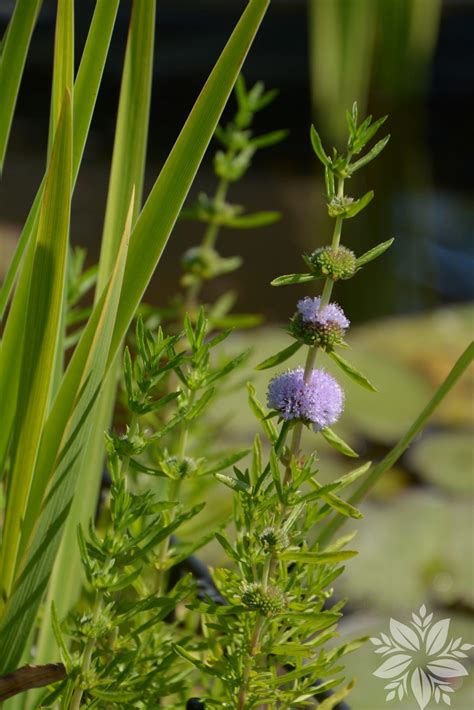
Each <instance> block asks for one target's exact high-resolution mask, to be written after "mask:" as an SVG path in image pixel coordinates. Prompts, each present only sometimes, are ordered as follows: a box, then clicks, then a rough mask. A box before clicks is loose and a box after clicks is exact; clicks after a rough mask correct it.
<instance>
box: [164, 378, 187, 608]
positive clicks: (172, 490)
mask: <svg viewBox="0 0 474 710" xmlns="http://www.w3.org/2000/svg"><path fill="white" fill-rule="evenodd" d="M194 397H195V392H194V390H193V391H192V392H191V394H190V396H189V406H190V407H192V405H193V402H194ZM188 435H189V422H188V421H187V420H186V419H185V420H184V422H183V424H182V426H181V432H180V435H179V442H178V449H177V452H176V455H177V457H178V459H179V460H182V459H183V458H184V456H185V454H186V446H187V443H188ZM181 483H182V478H175V479H173V480H172V481H171V482H170V486H169V490H168V500H169V501H171V502H173V501H176V500H178V498H179V492H180V488H181ZM173 518H174V514H173V512H171V513H170V517H169V520H168V523H171V522H172V521H173ZM169 546H170V538H169V537H167V538H166V539H165V540H163V542H162V543H161V547H160V552H159V568H160V570H159V576H158V596H162V595H163V594H165V592H166V585H167V582H168V570H166V569H164V565H165V562H166V557H167V555H168V550H169Z"/></svg>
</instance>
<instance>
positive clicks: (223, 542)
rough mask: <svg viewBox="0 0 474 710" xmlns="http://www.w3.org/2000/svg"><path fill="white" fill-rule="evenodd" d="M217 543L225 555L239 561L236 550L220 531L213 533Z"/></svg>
mask: <svg viewBox="0 0 474 710" xmlns="http://www.w3.org/2000/svg"><path fill="white" fill-rule="evenodd" d="M214 537H215V538H216V540H217V542H218V543H219V545H220V546H221V547H222V549H223V550H224V552H225V553H226V555H227V556H228V557H229V558H230V559H231V560H235V561H236V562H238V561H239V555H238V554H237V552H236V551H235V550H234V548H233V547H232V545H231V544H230V542H229V541H228V539H227V538H226V537H225V535H222V534H221V533H218V532H217V533H215V536H214Z"/></svg>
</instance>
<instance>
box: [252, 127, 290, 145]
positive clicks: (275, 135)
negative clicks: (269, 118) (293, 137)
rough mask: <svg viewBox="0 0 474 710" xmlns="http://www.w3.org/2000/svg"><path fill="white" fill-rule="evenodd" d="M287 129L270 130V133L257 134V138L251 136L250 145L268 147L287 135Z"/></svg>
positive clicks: (282, 139) (279, 141)
mask: <svg viewBox="0 0 474 710" xmlns="http://www.w3.org/2000/svg"><path fill="white" fill-rule="evenodd" d="M288 134H289V131H285V130H280V131H272V132H271V133H266V134H265V135H264V136H257V138H252V140H251V141H250V145H252V146H253V147H254V148H269V147H270V146H272V145H276V144H277V143H281V141H284V140H285V138H286V137H287V136H288Z"/></svg>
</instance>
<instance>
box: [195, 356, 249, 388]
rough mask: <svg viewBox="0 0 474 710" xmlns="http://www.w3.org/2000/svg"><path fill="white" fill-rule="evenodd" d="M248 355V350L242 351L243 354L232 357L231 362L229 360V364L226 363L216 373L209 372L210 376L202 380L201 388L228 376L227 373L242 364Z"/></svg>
mask: <svg viewBox="0 0 474 710" xmlns="http://www.w3.org/2000/svg"><path fill="white" fill-rule="evenodd" d="M249 355H250V350H244V352H243V353H240V354H239V355H236V356H235V357H233V358H232V360H229V362H227V363H226V364H225V365H224V366H223V367H221V368H219V370H216V372H211V374H210V375H208V376H207V377H206V379H205V380H204V382H203V387H207V386H208V385H210V384H212V383H213V382H216V380H220V378H221V377H225V376H226V375H228V374H229V372H232V370H235V368H236V367H238V366H239V365H240V364H241V363H243V362H244V360H246V359H247V358H248V356H249Z"/></svg>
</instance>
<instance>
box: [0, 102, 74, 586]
mask: <svg viewBox="0 0 474 710" xmlns="http://www.w3.org/2000/svg"><path fill="white" fill-rule="evenodd" d="M71 178H72V107H71V95H70V93H69V92H66V94H65V98H64V102H63V110H62V114H61V119H60V122H59V124H58V129H57V132H56V137H55V140H54V145H53V150H52V153H51V160H50V162H49V166H48V172H47V176H46V182H45V189H44V195H43V200H42V204H41V211H40V217H39V224H38V232H37V238H36V243H35V245H34V247H35V251H34V260H33V266H32V272H31V284H30V289H29V298H28V305H27V310H26V313H25V314H22V316H23V318H24V319H25V337H27V338H28V345H27V347H25V348H24V350H23V357H22V363H21V378H20V379H21V391H22V397H21V398H19V401H18V407H17V411H16V417H17V430H16V438H17V442H15V443H16V446H15V449H14V450H15V456H14V461H13V467H12V473H11V477H10V481H9V488H8V499H7V508H6V515H5V526H4V531H3V540H2V556H1V579H2V582H1V588H2V595H3V597H4V598H5V597H8V595H9V593H10V589H11V585H12V582H13V578H14V574H15V568H16V561H17V554H18V550H19V545H20V535H21V525H22V521H23V518H24V514H25V508H26V503H27V500H28V493H29V490H30V487H31V481H32V477H33V471H34V467H35V463H36V458H37V455H38V448H39V442H40V438H41V432H42V428H43V424H44V421H45V419H46V412H47V404H48V399H49V394H50V390H51V382H52V376H53V372H54V360H55V355H56V346H57V339H58V331H59V323H60V320H61V312H62V301H63V292H64V279H65V271H66V254H67V244H68V237H69V219H70V211H71V183H72V180H71Z"/></svg>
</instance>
